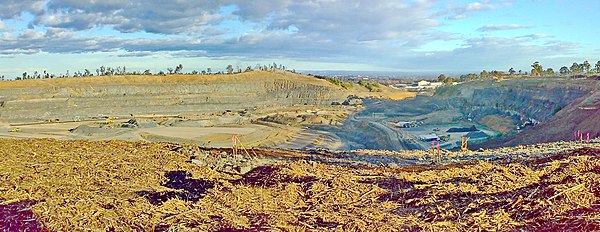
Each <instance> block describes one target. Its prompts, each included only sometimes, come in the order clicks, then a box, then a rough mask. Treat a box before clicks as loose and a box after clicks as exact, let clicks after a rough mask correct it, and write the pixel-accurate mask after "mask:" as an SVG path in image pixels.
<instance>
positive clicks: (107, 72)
mask: <svg viewBox="0 0 600 232" xmlns="http://www.w3.org/2000/svg"><path fill="white" fill-rule="evenodd" d="M286 68H287V67H286V66H284V65H282V64H277V63H275V62H273V64H269V65H263V64H256V66H254V67H252V66H247V67H245V68H244V69H242V68H240V66H235V67H234V66H233V65H227V66H226V67H225V69H224V70H223V71H217V72H213V69H212V68H206V69H205V70H200V71H198V70H192V71H190V72H187V73H186V72H184V71H183V64H179V65H177V66H175V67H174V68H170V67H169V68H166V70H164V71H163V70H160V71H159V72H157V73H152V71H151V70H150V69H146V70H144V71H135V70H134V71H128V70H127V67H125V66H117V67H106V66H100V67H99V68H97V69H96V70H95V72H93V71H92V70H90V69H84V70H83V71H76V72H74V73H73V74H71V73H70V72H69V70H67V71H66V72H65V73H64V74H63V73H60V74H53V73H49V72H47V71H46V70H44V71H42V72H38V71H34V72H33V73H28V72H23V74H22V75H21V76H17V77H15V80H28V79H52V78H70V77H93V76H118V75H147V76H152V75H154V76H166V75H177V74H179V75H215V74H237V73H242V72H249V71H254V70H260V71H278V70H279V71H289V72H293V73H296V70H295V69H292V70H287V69H286ZM0 80H2V81H4V80H8V79H7V78H6V77H5V76H4V75H2V76H0Z"/></svg>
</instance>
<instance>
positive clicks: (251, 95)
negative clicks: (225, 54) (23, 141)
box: [0, 72, 347, 120]
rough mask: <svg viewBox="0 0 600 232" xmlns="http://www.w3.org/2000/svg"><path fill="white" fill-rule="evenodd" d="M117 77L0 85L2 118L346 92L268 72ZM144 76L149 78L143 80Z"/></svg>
mask: <svg viewBox="0 0 600 232" xmlns="http://www.w3.org/2000/svg"><path fill="white" fill-rule="evenodd" d="M94 78H98V77H94ZM118 78H121V79H118ZM118 78H117V77H114V78H111V79H110V80H112V81H113V83H105V82H104V83H103V82H100V81H97V82H95V81H92V80H93V79H91V78H87V79H86V78H82V79H85V80H83V81H81V83H76V84H73V83H74V82H76V81H77V80H68V82H69V83H70V84H56V83H60V81H66V80H57V81H56V82H50V81H53V80H43V81H47V82H43V83H42V84H39V83H37V84H35V85H33V86H27V87H24V86H23V87H20V88H15V87H6V88H1V87H0V102H2V104H0V105H1V106H0V120H46V119H50V118H63V119H70V118H71V117H73V116H81V117H88V116H95V115H98V114H106V115H129V114H178V113H181V112H202V111H205V112H208V111H222V110H241V109H244V108H252V107H268V106H288V105H304V104H308V105H330V104H331V103H332V102H334V101H343V100H344V99H346V97H347V94H345V93H343V92H342V91H340V90H339V89H338V88H337V87H335V86H333V85H331V84H329V83H327V82H325V81H322V80H318V79H313V78H309V77H304V76H300V75H292V74H290V75H283V74H273V73H268V72H253V73H250V74H238V75H228V76H221V77H220V78H217V77H215V76H194V77H190V76H167V77H159V76H156V77H155V76H149V77H142V76H126V77H118ZM143 78H146V79H149V81H143V80H142V79H143ZM152 78H155V79H152ZM169 78H171V79H169ZM31 83H32V84H33V83H34V82H31ZM46 83H47V84H46Z"/></svg>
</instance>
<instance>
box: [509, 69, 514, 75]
mask: <svg viewBox="0 0 600 232" xmlns="http://www.w3.org/2000/svg"><path fill="white" fill-rule="evenodd" d="M508 74H509V75H511V76H512V75H513V74H515V69H514V68H510V69H509V70H508Z"/></svg>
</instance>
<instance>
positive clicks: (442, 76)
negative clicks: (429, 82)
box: [437, 73, 446, 82]
mask: <svg viewBox="0 0 600 232" xmlns="http://www.w3.org/2000/svg"><path fill="white" fill-rule="evenodd" d="M437 79H438V81H439V82H444V81H446V75H445V74H443V73H442V74H440V75H439V76H438V78H437Z"/></svg>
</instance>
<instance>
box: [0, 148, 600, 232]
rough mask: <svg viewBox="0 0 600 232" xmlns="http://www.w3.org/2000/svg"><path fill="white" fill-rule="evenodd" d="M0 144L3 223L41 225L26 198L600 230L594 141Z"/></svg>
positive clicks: (157, 223)
mask: <svg viewBox="0 0 600 232" xmlns="http://www.w3.org/2000/svg"><path fill="white" fill-rule="evenodd" d="M0 145H1V146H2V147H3V149H2V150H0V156H2V157H3V162H2V163H0V198H2V199H3V200H2V202H0V213H6V212H8V214H9V216H14V217H13V218H15V220H16V221H12V222H11V223H13V224H7V223H6V220H5V221H0V228H2V229H4V230H5V229H6V228H15V227H11V226H12V225H15V224H16V225H23V226H35V225H36V224H32V225H27V224H19V223H20V222H24V221H27V222H34V220H31V219H30V217H29V216H27V215H26V216H19V215H17V214H16V213H15V210H13V209H14V208H15V207H20V210H16V211H18V212H27V209H30V210H31V212H32V215H34V216H33V218H34V219H36V220H37V222H38V223H39V225H41V226H40V227H43V228H45V229H48V230H90V229H91V230H130V229H133V230H158V231H163V230H166V229H169V228H170V229H186V230H187V229H196V230H202V231H207V230H208V231H212V230H269V229H281V230H313V231H324V230H384V231H394V230H420V229H421V230H454V231H464V230H501V231H507V230H515V229H517V230H518V229H525V230H598V229H600V223H599V219H600V213H599V212H600V207H598V206H599V205H600V201H599V200H600V183H599V180H600V171H599V170H600V146H599V144H598V143H597V141H596V142H595V143H592V144H589V146H588V145H583V144H582V146H583V147H586V146H587V147H588V148H581V149H576V150H571V151H568V152H565V153H554V154H552V155H549V156H545V157H543V158H536V159H518V158H513V157H506V158H504V159H501V160H499V161H496V162H486V161H471V162H467V163H458V164H451V165H446V166H438V167H431V166H413V167H395V168H393V167H385V166H372V165H366V166H365V165H348V164H344V163H336V162H323V161H322V160H321V161H318V162H317V161H314V160H315V159H316V160H319V157H321V158H327V157H332V156H334V154H329V153H315V154H306V153H297V152H285V151H267V150H253V151H251V152H250V153H249V154H250V155H251V156H253V157H254V158H253V157H247V156H246V157H245V158H239V160H246V159H256V157H262V158H267V157H279V158H277V160H279V161H278V162H277V163H275V164H266V165H264V166H258V167H256V168H254V169H252V170H249V171H248V172H234V171H225V169H221V168H218V167H215V166H211V165H201V164H198V163H197V162H188V161H190V159H192V160H193V159H201V157H196V156H202V155H205V156H208V157H222V159H223V160H225V161H227V160H231V158H228V157H234V156H233V155H232V154H231V149H220V150H203V149H200V148H197V147H193V146H189V147H188V146H180V145H174V144H167V143H144V142H123V141H107V142H85V141H56V140H50V139H37V140H4V139H2V140H0ZM545 146H547V145H539V149H542V150H543V148H544V147H545ZM517 149H525V148H517ZM254 153H255V154H254ZM486 153H494V151H487V152H486ZM457 154H458V153H457ZM450 155H452V154H450ZM240 162H243V161H240ZM223 165H227V162H225V164H223ZM7 209H8V210H7ZM21 210H22V211H21ZM21 219H24V220H21ZM18 220H21V221H20V222H19V221H18ZM24 228H30V227H18V229H24Z"/></svg>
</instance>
